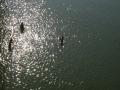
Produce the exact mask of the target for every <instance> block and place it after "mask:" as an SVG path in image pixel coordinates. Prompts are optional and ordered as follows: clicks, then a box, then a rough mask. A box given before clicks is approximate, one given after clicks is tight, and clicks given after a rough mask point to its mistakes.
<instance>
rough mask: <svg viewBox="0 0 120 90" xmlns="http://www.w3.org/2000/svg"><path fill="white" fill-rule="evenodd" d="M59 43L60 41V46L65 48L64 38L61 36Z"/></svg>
mask: <svg viewBox="0 0 120 90" xmlns="http://www.w3.org/2000/svg"><path fill="white" fill-rule="evenodd" d="M59 41H60V46H61V47H63V46H64V36H60V37H59Z"/></svg>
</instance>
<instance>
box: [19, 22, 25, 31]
mask: <svg viewBox="0 0 120 90" xmlns="http://www.w3.org/2000/svg"><path fill="white" fill-rule="evenodd" d="M24 31H25V28H24V24H23V22H22V23H21V24H20V32H21V33H24Z"/></svg>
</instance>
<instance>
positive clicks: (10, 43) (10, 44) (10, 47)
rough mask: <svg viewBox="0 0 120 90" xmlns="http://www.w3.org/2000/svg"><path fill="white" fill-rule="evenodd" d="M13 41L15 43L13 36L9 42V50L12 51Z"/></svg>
mask: <svg viewBox="0 0 120 90" xmlns="http://www.w3.org/2000/svg"><path fill="white" fill-rule="evenodd" d="M12 43H13V40H12V38H11V39H10V41H9V44H8V50H9V51H10V52H12Z"/></svg>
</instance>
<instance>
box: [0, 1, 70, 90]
mask: <svg viewBox="0 0 120 90" xmlns="http://www.w3.org/2000/svg"><path fill="white" fill-rule="evenodd" d="M1 8H2V10H3V11H4V13H3V14H4V16H1V19H2V22H1V25H2V27H1V28H2V30H1V35H2V37H1V48H2V50H1V58H0V59H1V60H0V61H1V67H2V68H3V69H4V70H3V71H4V72H1V73H2V75H1V78H2V79H3V81H1V86H0V88H1V89H6V90H24V89H25V90H40V89H42V88H43V89H44V88H46V89H47V88H50V87H54V86H55V87H60V86H61V84H63V83H66V84H70V82H65V81H63V80H61V79H60V78H59V77H58V76H57V73H60V70H57V72H56V70H55V69H56V68H55V67H56V66H57V64H60V63H61V62H62V60H60V61H58V54H60V55H62V51H61V48H60V47H59V44H58V43H59V40H58V35H59V34H58V32H57V31H56V29H57V27H58V26H59V23H62V20H58V19H57V16H56V15H55V14H53V12H52V11H51V10H50V8H47V7H46V1H44V0H30V1H27V0H9V1H7V0H6V1H5V2H3V3H1ZM5 9H6V10H7V11H6V10H5ZM2 10H1V11H2ZM22 22H23V23H24V27H25V33H23V34H21V33H20V31H19V30H20V24H21V23H22ZM11 38H12V39H13V44H12V48H13V51H12V52H9V51H8V43H9V40H10V39H11ZM1 70H2V69H1Z"/></svg>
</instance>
